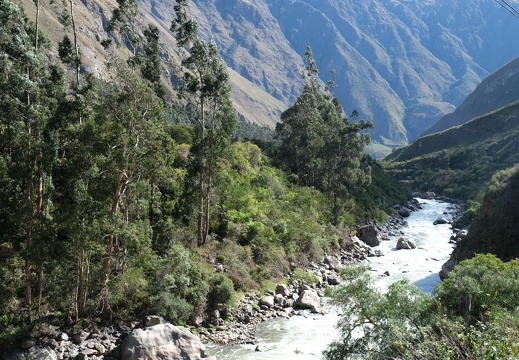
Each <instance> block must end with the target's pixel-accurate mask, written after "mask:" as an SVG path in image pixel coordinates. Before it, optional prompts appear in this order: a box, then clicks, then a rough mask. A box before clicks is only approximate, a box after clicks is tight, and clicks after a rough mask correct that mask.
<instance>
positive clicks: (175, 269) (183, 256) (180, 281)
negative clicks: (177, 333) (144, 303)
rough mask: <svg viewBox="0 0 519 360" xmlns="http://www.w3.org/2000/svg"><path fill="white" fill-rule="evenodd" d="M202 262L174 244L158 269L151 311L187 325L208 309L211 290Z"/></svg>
mask: <svg viewBox="0 0 519 360" xmlns="http://www.w3.org/2000/svg"><path fill="white" fill-rule="evenodd" d="M206 278H207V275H206V274H205V272H204V271H203V270H202V267H201V264H200V262H199V261H198V260H197V259H196V258H195V257H194V256H193V255H192V254H190V252H189V251H188V250H186V249H185V248H183V247H182V246H181V245H179V244H174V245H173V246H172V247H171V248H170V249H169V251H168V252H167V253H166V255H165V256H164V257H162V258H160V259H159V260H158V262H157V265H156V274H155V277H154V280H153V283H152V284H153V285H152V288H151V289H150V291H151V294H153V295H152V296H151V297H150V299H149V302H150V309H151V310H152V311H154V312H155V313H157V314H159V315H161V316H163V317H164V318H165V319H167V320H169V321H171V322H173V323H179V322H180V323H185V322H187V321H188V320H189V319H190V318H191V317H192V316H194V315H198V314H200V313H202V312H203V310H204V309H205V299H206V297H207V296H208V290H210V289H211V288H210V287H209V285H208V283H207V281H206Z"/></svg>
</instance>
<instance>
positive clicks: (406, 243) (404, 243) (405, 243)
mask: <svg viewBox="0 0 519 360" xmlns="http://www.w3.org/2000/svg"><path fill="white" fill-rule="evenodd" d="M396 249H397V250H402V249H406V250H411V249H416V244H415V243H414V242H413V241H411V240H409V239H406V238H403V237H401V238H400V239H398V241H397V242H396Z"/></svg>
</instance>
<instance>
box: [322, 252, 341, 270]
mask: <svg viewBox="0 0 519 360" xmlns="http://www.w3.org/2000/svg"><path fill="white" fill-rule="evenodd" d="M323 262H324V263H325V264H328V266H329V267H330V269H332V270H335V271H339V270H340V269H341V263H340V262H339V260H338V259H337V258H336V257H334V256H329V255H328V256H325V257H324V261H323Z"/></svg>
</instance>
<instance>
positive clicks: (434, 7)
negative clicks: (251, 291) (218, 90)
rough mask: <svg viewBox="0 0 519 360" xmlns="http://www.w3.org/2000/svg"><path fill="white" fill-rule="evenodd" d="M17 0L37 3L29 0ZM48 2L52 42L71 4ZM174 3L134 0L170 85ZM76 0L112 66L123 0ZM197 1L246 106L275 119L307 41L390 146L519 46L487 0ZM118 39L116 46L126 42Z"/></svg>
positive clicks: (250, 114)
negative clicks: (110, 48) (156, 32)
mask: <svg viewBox="0 0 519 360" xmlns="http://www.w3.org/2000/svg"><path fill="white" fill-rule="evenodd" d="M512 2H513V3H514V4H517V3H518V2H517V0H513V1H512ZM22 3H23V4H24V5H25V8H26V9H28V12H29V13H31V11H32V14H34V4H33V2H32V1H29V0H22ZM41 3H42V6H43V7H44V8H46V9H47V10H49V11H47V12H46V14H42V16H43V17H45V16H46V17H47V21H46V22H45V21H43V22H42V29H43V30H45V31H46V32H48V33H50V37H51V38H52V40H53V42H55V43H57V41H60V40H61V38H62V36H63V34H64V33H66V32H65V31H64V30H63V26H62V25H60V24H59V22H58V18H59V16H60V14H61V13H62V10H63V8H64V6H62V5H60V4H58V3H54V2H52V3H46V2H44V1H42V2H41ZM174 3H175V1H174V0H141V1H139V5H140V14H141V19H140V20H139V24H140V26H143V24H144V23H154V24H156V25H157V26H158V27H159V29H160V32H161V41H162V42H163V44H162V58H163V60H164V65H163V79H164V84H165V85H166V87H167V88H168V89H169V90H170V92H171V93H172V94H173V97H174V93H175V88H176V86H178V80H179V79H178V72H179V69H180V67H179V62H180V57H179V53H178V49H177V48H176V45H175V40H174V37H173V35H172V34H171V33H170V32H169V25H170V21H171V19H172V18H173V16H174V12H173V5H174ZM74 4H75V5H74V6H75V8H76V12H77V16H76V17H77V18H78V19H77V20H78V23H79V29H80V33H81V36H80V43H81V50H82V52H83V57H84V67H83V68H84V70H85V71H91V72H93V73H95V74H96V76H98V77H102V78H109V77H110V75H109V71H108V70H107V69H106V67H105V66H104V61H105V60H106V59H107V55H106V51H105V50H104V49H103V48H102V46H101V45H100V42H101V41H102V40H103V39H107V38H113V34H109V33H107V32H106V31H105V29H106V27H107V24H108V22H109V19H110V17H111V13H112V11H113V10H114V9H115V7H116V6H117V3H116V1H115V0H107V1H103V2H101V1H98V0H90V1H88V2H87V1H86V0H84V1H82V2H77V3H74ZM31 9H32V10H31ZM191 12H192V15H193V16H194V17H195V18H196V19H197V20H198V22H199V24H200V30H201V36H202V37H203V38H204V39H206V40H209V39H214V40H215V41H216V43H217V44H218V46H219V49H220V53H221V56H222V58H223V59H224V60H225V61H226V63H227V64H228V65H229V68H230V69H233V71H235V74H233V77H234V78H235V79H236V81H235V84H237V86H239V89H234V90H233V99H234V102H235V104H238V105H237V106H236V108H237V109H238V112H239V113H240V115H241V117H242V118H244V119H246V120H247V121H249V122H257V123H260V124H267V125H269V126H273V125H274V124H275V123H276V122H278V121H279V114H280V113H281V112H282V111H283V110H285V109H286V108H288V106H290V105H291V104H292V103H293V101H294V100H295V99H296V98H297V96H298V95H299V93H300V91H301V89H302V85H303V79H302V78H301V69H302V55H303V54H304V51H305V50H306V47H307V46H310V47H311V48H312V50H313V53H314V58H315V59H316V61H317V64H318V66H319V68H320V69H321V79H322V80H323V82H325V83H326V82H327V81H328V80H330V79H332V78H333V80H334V81H335V84H336V85H337V86H336V87H335V88H334V90H333V91H334V95H336V96H337V97H338V98H339V100H340V101H341V103H342V104H343V106H344V108H345V111H346V112H347V113H350V112H351V111H352V110H353V109H357V110H358V111H359V113H360V115H361V117H362V118H366V119H369V120H372V121H373V123H374V124H375V129H374V130H373V131H372V132H371V134H372V138H373V139H374V140H375V141H376V142H378V143H381V144H384V145H387V146H390V147H397V146H402V145H406V144H408V143H409V142H410V141H412V140H413V139H414V138H416V136H418V135H419V134H421V133H423V132H424V131H425V130H426V129H427V128H429V127H431V126H432V125H433V124H434V123H435V122H436V121H438V120H439V119H440V118H442V117H443V116H444V115H446V114H448V113H450V112H453V111H454V110H455V108H456V106H458V105H460V104H461V103H462V101H463V100H464V99H465V97H466V96H467V95H468V94H469V93H470V92H471V91H472V90H473V89H474V88H475V87H476V86H477V85H478V84H479V82H480V81H481V80H482V79H483V78H484V77H485V76H487V75H488V74H489V73H492V72H494V71H495V70H496V69H497V68H498V67H499V66H501V65H502V64H504V63H506V62H508V61H510V60H511V59H512V58H513V57H515V55H516V54H518V53H519V44H518V43H517V42H516V41H513V34H514V32H515V31H514V29H515V30H518V31H519V22H517V19H515V18H514V17H513V16H511V15H510V14H508V13H506V11H504V10H503V9H501V8H500V7H499V6H498V5H497V4H495V3H494V2H491V1H487V0H476V1H473V2H471V3H470V4H469V3H468V2H466V1H462V0H453V1H449V2H448V3H445V2H442V1H438V0H421V1H403V0H401V1H396V0H381V1H365V2H355V1H350V0H326V1H317V0H290V1H281V0H257V1H254V2H252V1H249V0H236V1H230V0H193V1H192V3H191ZM45 24H46V25H45ZM47 27H49V28H50V29H51V31H49V30H48V29H47ZM52 29H53V30H52ZM67 31H68V32H69V33H70V30H67ZM118 44H119V47H117V48H116V49H115V50H114V51H115V52H117V53H119V54H123V52H124V51H123V50H124V49H122V48H121V45H122V44H121V43H120V42H119V43H118ZM332 69H335V75H332V74H329V70H332ZM267 94H268V95H267ZM260 104H261V105H260ZM249 107H250V109H251V110H248V111H245V109H247V108H249Z"/></svg>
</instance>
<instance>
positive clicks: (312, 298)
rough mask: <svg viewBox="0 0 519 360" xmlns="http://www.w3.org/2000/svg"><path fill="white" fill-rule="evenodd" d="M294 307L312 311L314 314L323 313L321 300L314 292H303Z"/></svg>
mask: <svg viewBox="0 0 519 360" xmlns="http://www.w3.org/2000/svg"><path fill="white" fill-rule="evenodd" d="M294 305H295V306H296V307H298V308H301V309H310V310H311V311H312V312H315V313H320V312H321V298H320V297H319V295H317V293H316V292H315V291H314V290H303V291H301V295H299V297H298V298H297V300H296V302H295V303H294Z"/></svg>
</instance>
